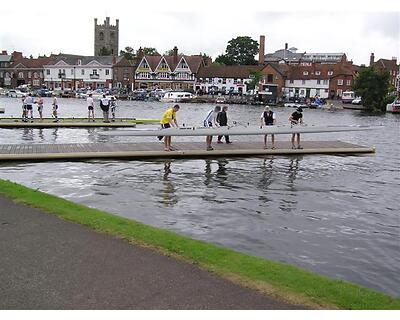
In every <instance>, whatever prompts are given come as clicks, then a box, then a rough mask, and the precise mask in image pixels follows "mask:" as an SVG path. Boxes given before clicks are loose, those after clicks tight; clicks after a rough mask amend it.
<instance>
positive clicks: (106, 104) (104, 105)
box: [100, 94, 110, 123]
mask: <svg viewBox="0 0 400 320" xmlns="http://www.w3.org/2000/svg"><path fill="white" fill-rule="evenodd" d="M100 108H101V110H103V122H107V123H108V122H110V120H109V119H108V113H109V110H110V100H109V99H108V98H107V97H106V95H105V94H103V98H101V99H100Z"/></svg>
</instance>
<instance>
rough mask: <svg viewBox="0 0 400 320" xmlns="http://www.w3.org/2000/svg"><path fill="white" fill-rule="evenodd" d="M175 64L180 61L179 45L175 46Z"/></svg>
mask: <svg viewBox="0 0 400 320" xmlns="http://www.w3.org/2000/svg"><path fill="white" fill-rule="evenodd" d="M173 50H174V60H173V61H174V65H176V64H177V63H178V47H177V46H175V47H174V49H173Z"/></svg>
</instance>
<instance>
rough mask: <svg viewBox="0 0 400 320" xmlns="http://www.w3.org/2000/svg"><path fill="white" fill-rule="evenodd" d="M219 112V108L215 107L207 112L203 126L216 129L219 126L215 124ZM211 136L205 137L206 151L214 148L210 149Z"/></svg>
mask: <svg viewBox="0 0 400 320" xmlns="http://www.w3.org/2000/svg"><path fill="white" fill-rule="evenodd" d="M220 111H221V107H220V106H215V108H214V109H212V110H210V111H208V113H207V117H206V118H205V119H204V122H203V125H204V126H205V127H208V128H211V127H216V128H218V127H219V125H218V123H217V115H218V113H219V112H220ZM212 139H213V136H207V137H206V144H207V151H212V150H214V148H213V147H212V145H211V143H212Z"/></svg>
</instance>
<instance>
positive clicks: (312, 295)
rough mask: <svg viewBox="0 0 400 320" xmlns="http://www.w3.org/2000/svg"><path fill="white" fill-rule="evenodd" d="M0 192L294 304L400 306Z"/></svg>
mask: <svg viewBox="0 0 400 320" xmlns="http://www.w3.org/2000/svg"><path fill="white" fill-rule="evenodd" d="M0 194H2V195H5V196H7V197H9V198H11V199H13V200H15V201H16V202H19V203H23V204H26V205H29V206H32V207H35V208H39V209H41V210H43V211H45V212H47V213H51V214H54V215H56V216H58V217H60V218H62V219H65V220H68V221H72V222H75V223H78V224H81V225H84V226H86V227H87V228H89V229H93V230H95V231H97V232H99V233H104V234H108V235H112V236H114V237H117V238H122V239H125V240H127V241H129V242H132V243H135V244H139V245H142V246H146V247H151V248H153V249H155V250H157V251H158V252H161V253H163V254H165V255H168V256H173V257H175V258H178V259H182V260H185V261H187V262H190V263H193V264H196V265H198V266H199V267H201V268H203V269H205V270H208V271H211V272H214V273H215V274H217V275H219V276H221V277H224V278H227V279H229V280H232V281H233V282H235V283H238V284H241V285H244V286H246V287H249V288H253V289H257V290H259V291H261V292H263V293H266V294H268V295H270V296H272V297H276V298H279V299H283V300H284V301H287V302H289V303H292V304H297V305H304V306H309V307H313V308H318V307H319V308H329V309H331V308H340V309H400V299H394V298H391V297H389V296H387V295H385V294H383V293H379V292H375V291H373V290H369V289H366V288H363V287H360V286H358V285H354V284H351V283H348V282H345V281H338V280H332V279H329V278H327V277H323V276H320V275H317V274H315V273H312V272H308V271H305V270H302V269H300V268H296V267H293V266H290V265H286V264H282V263H276V262H272V261H268V260H264V259H261V258H257V257H252V256H249V255H246V254H242V253H237V252H235V251H232V250H229V249H226V248H222V247H218V246H216V245H212V244H209V243H205V242H202V241H197V240H192V239H190V238H186V237H183V236H180V235H177V234H174V233H172V232H169V231H165V230H161V229H157V228H154V227H150V226H147V225H144V224H141V223H138V222H135V221H132V220H129V219H125V218H121V217H118V216H115V215H111V214H108V213H106V212H102V211H99V210H96V209H92V208H88V207H85V206H82V205H78V204H75V203H72V202H69V201H66V200H63V199H60V198H58V197H55V196H52V195H49V194H45V193H42V192H40V191H35V190H32V189H29V188H26V187H24V186H21V185H18V184H15V183H11V182H8V181H4V180H0Z"/></svg>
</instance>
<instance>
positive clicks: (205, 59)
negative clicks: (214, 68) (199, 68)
mask: <svg viewBox="0 0 400 320" xmlns="http://www.w3.org/2000/svg"><path fill="white" fill-rule="evenodd" d="M199 55H200V56H201V57H202V58H203V63H204V65H205V66H208V65H211V64H212V58H211V56H209V55H208V54H206V53H202V52H200V54H199Z"/></svg>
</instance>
